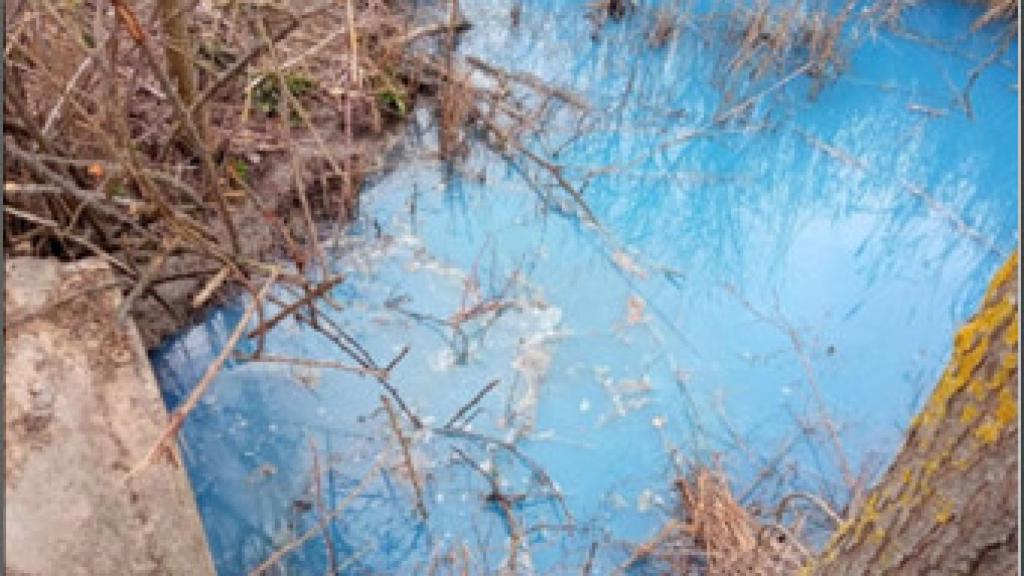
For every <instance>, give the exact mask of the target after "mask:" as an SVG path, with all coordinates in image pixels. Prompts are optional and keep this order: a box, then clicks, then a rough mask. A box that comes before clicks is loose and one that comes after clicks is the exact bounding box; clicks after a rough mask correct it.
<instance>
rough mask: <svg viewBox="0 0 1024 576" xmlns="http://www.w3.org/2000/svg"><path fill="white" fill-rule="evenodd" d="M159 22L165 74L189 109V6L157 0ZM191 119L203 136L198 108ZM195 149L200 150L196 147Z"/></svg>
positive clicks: (192, 90)
mask: <svg viewBox="0 0 1024 576" xmlns="http://www.w3.org/2000/svg"><path fill="white" fill-rule="evenodd" d="M158 8H159V10H160V22H161V26H162V28H163V34H164V58H165V60H166V61H167V74H168V76H170V77H171V79H172V80H174V83H175V84H176V88H177V89H178V96H179V97H181V101H182V102H184V104H185V108H186V109H189V108H190V107H191V106H192V105H193V104H194V103H195V101H196V78H195V71H194V70H193V67H194V59H195V55H194V54H193V52H192V47H193V41H192V35H191V34H190V33H189V30H188V10H187V9H186V7H185V6H183V5H182V2H180V0H159V2H158ZM192 121H193V122H195V123H196V128H198V129H199V137H200V138H205V137H206V122H205V121H204V115H203V112H202V111H201V110H194V111H193V115H192ZM196 153H197V154H198V153H199V150H198V148H197V149H196Z"/></svg>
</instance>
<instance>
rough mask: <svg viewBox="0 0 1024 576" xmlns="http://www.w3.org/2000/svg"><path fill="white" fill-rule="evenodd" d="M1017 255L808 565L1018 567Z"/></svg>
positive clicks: (847, 568)
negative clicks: (886, 460) (873, 481)
mask: <svg viewBox="0 0 1024 576" xmlns="http://www.w3.org/2000/svg"><path fill="white" fill-rule="evenodd" d="M1017 259H1018V254H1017V252H1014V254H1013V255H1012V256H1011V257H1010V258H1009V260H1008V261H1007V262H1006V263H1005V264H1004V265H1003V267H1002V268H1001V269H1000V270H999V272H997V273H996V275H995V277H994V278H993V279H992V282H991V284H990V285H989V288H988V292H987V293H986V294H985V299H984V302H983V304H982V307H981V310H980V311H979V312H978V313H977V314H975V316H974V317H973V318H972V319H971V320H970V321H969V322H968V323H967V324H966V325H965V326H963V328H961V329H960V331H959V333H958V334H957V336H956V339H955V341H954V348H953V353H952V357H951V359H950V361H949V365H948V366H947V367H946V371H945V373H944V374H943V376H942V379H941V380H940V381H939V383H938V385H937V386H936V387H935V390H934V391H933V392H932V395H931V398H929V400H928V403H927V404H926V405H925V407H924V409H923V410H922V411H921V413H920V414H918V416H917V417H916V418H915V419H914V421H913V423H912V424H911V426H910V429H909V431H908V433H907V437H906V439H905V442H904V445H903V448H902V450H901V451H900V453H899V455H898V456H897V457H896V461H895V462H894V463H893V464H892V466H891V467H890V468H889V470H888V471H887V472H886V474H885V476H884V477H883V479H882V481H881V482H880V483H879V484H878V485H877V486H876V487H875V488H874V489H873V490H872V491H871V493H870V494H869V495H868V497H867V499H866V500H865V502H864V504H863V505H862V506H861V507H860V509H859V510H858V511H857V512H856V514H855V515H854V516H853V517H852V519H851V520H850V521H849V522H846V523H844V524H843V525H842V526H841V527H840V528H839V529H838V530H837V532H836V534H835V535H834V536H833V538H832V540H831V542H829V544H828V546H827V547H826V548H825V550H824V552H823V553H822V555H821V556H820V557H819V559H818V561H817V562H816V563H815V564H814V565H812V566H810V567H809V568H808V570H806V572H807V573H810V574H819V575H822V576H824V575H828V576H834V575H835V576H838V575H847V574H848V575H858V576H859V575H862V574H913V575H917V574H936V575H939V574H942V575H947V574H977V575H1002V574H1016V573H1017V510H1018V500H1017V497H1018V483H1019V474H1018V469H1017V466H1018V451H1017V446H1018V444H1017V439H1018V424H1017V414H1018V398H1019V394H1018V388H1017V342H1018V335H1019V323H1018V303H1017V287H1018V283H1019V279H1018V274H1017Z"/></svg>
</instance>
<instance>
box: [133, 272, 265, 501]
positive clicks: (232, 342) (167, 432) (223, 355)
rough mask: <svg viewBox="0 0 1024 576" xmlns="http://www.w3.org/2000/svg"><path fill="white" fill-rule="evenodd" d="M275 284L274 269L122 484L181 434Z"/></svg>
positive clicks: (167, 447)
mask: <svg viewBox="0 0 1024 576" xmlns="http://www.w3.org/2000/svg"><path fill="white" fill-rule="evenodd" d="M276 280H277V270H276V269H275V270H274V272H272V273H271V274H270V278H268V279H267V281H266V282H264V284H263V287H262V288H260V291H259V292H258V293H257V294H256V297H255V298H254V299H253V301H252V302H250V303H249V305H248V306H247V307H246V309H245V313H244V314H242V318H241V319H240V320H239V321H238V324H236V325H235V330H234V332H232V333H231V336H230V337H229V338H228V341H227V342H226V343H225V344H224V347H223V349H221V352H220V354H218V355H217V358H215V359H214V360H213V362H211V363H210V365H209V366H208V367H207V368H206V372H205V373H204V374H203V377H202V378H200V379H199V383H198V384H196V387H195V388H193V389H192V393H191V394H189V396H188V399H187V400H185V403H184V404H182V405H181V406H179V407H178V409H177V410H175V411H174V415H173V416H171V421H170V423H169V424H168V425H167V427H166V428H164V431H163V433H162V434H160V437H159V438H158V439H157V441H156V442H155V443H154V444H153V447H152V448H150V449H149V452H148V453H147V454H146V456H144V457H143V458H142V459H141V460H139V462H138V463H137V464H135V466H134V467H132V469H131V470H130V471H129V472H128V474H127V476H126V477H125V480H126V481H127V480H128V479H130V478H132V477H134V476H136V475H138V474H139V473H140V472H142V471H143V470H145V469H146V468H147V467H148V466H149V465H150V464H152V463H153V461H154V460H155V459H156V456H157V454H159V453H161V452H163V451H164V450H170V441H171V439H173V438H174V437H175V436H177V434H178V431H179V430H181V427H182V425H184V424H185V419H186V418H187V417H188V415H189V413H190V412H192V410H193V409H195V407H196V406H197V405H198V404H199V400H200V399H201V398H202V397H203V394H205V393H206V389H207V388H209V387H210V384H212V383H213V380H214V378H216V377H217V374H219V373H220V369H221V368H222V367H223V366H224V362H225V361H226V360H227V359H228V357H229V356H231V353H232V352H233V351H234V349H235V346H236V345H237V344H238V341H239V340H241V339H242V335H243V334H245V327H246V326H247V325H248V324H249V321H250V320H252V317H253V315H254V314H255V313H256V308H258V307H259V304H260V301H261V300H263V298H264V297H265V296H266V294H267V291H268V290H269V289H270V287H271V286H272V285H273V284H274V282H275V281H276Z"/></svg>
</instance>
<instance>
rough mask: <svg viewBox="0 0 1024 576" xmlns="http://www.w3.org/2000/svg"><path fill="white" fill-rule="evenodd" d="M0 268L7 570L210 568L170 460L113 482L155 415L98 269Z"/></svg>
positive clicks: (134, 455) (158, 416)
mask: <svg viewBox="0 0 1024 576" xmlns="http://www.w3.org/2000/svg"><path fill="white" fill-rule="evenodd" d="M6 273H7V275H6V286H5V305H6V317H5V364H4V376H5V382H6V386H5V391H4V394H5V400H6V410H5V412H6V414H5V416H6V421H5V428H4V433H5V440H6V442H5V463H4V466H5V472H6V486H5V497H6V510H5V524H6V527H5V528H6V530H5V534H6V538H5V565H6V573H7V574H16V575H23V576H28V575H31V576H35V575H40V576H42V575H47V576H48V575H52V574H65V575H107V574H109V575H115V574H117V575H120V574H131V575H136V574H190V575H192V574H196V575H205V574H214V568H213V562H212V559H211V558H210V553H209V549H208V547H207V544H206V538H205V536H204V533H203V528H202V523H201V520H200V517H199V514H198V511H197V509H196V504H195V499H194V497H193V494H192V490H191V488H190V486H189V483H188V478H187V476H186V474H185V471H184V470H183V469H182V467H181V466H180V465H179V464H176V463H174V462H169V461H160V462H157V463H155V464H154V465H153V466H151V467H150V468H149V469H147V470H146V471H144V472H142V473H141V474H140V475H138V476H136V477H133V478H132V479H131V480H128V481H126V480H125V474H126V472H127V471H128V470H129V469H130V468H131V467H132V466H133V465H134V464H135V463H136V462H137V461H138V460H139V459H140V458H142V457H143V456H144V455H145V454H146V452H147V450H148V449H149V448H150V446H151V445H152V443H153V442H154V441H155V440H156V439H157V437H158V436H159V434H160V432H161V430H162V428H163V426H164V425H165V424H166V422H167V412H166V409H165V408H164V405H163V401H162V400H161V398H160V394H159V390H158V388H157V384H156V380H155V378H154V376H153V371H152V369H151V367H150V365H149V361H148V359H147V357H146V352H145V349H144V348H143V345H142V341H141V340H140V338H139V334H138V331H137V330H136V328H135V326H134V323H132V322H130V321H129V322H128V323H127V325H122V324H119V323H118V322H117V321H116V319H115V314H116V310H117V308H118V306H119V305H120V303H121V296H120V293H119V292H118V290H116V289H114V288H113V287H112V286H110V282H111V280H112V279H113V277H112V275H111V273H110V270H109V268H108V267H107V265H106V264H104V263H102V262H99V261H83V262H78V263H73V264H63V263H59V262H55V261H50V260H39V259H29V258H20V259H13V260H8V261H7V262H6Z"/></svg>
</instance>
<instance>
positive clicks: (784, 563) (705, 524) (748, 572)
mask: <svg viewBox="0 0 1024 576" xmlns="http://www.w3.org/2000/svg"><path fill="white" fill-rule="evenodd" d="M674 485H675V489H676V493H677V496H678V498H679V507H678V513H677V515H676V517H675V518H674V519H673V520H671V521H669V522H668V523H667V524H666V525H665V526H664V528H663V529H662V530H661V531H660V532H659V533H658V534H657V535H656V536H655V537H654V538H652V539H651V540H649V541H647V542H645V543H643V544H641V545H640V546H638V547H637V548H636V549H635V550H634V552H633V554H632V555H631V556H630V558H629V560H627V561H626V563H624V564H623V565H622V566H621V567H620V569H619V571H618V573H623V572H625V571H626V570H628V569H629V568H631V567H633V566H637V565H640V564H645V565H648V566H652V567H655V568H656V569H659V570H664V571H665V572H666V573H672V574H704V575H707V576H775V575H779V576H782V575H789V574H794V573H795V572H796V571H797V570H798V569H799V568H800V567H801V566H802V565H803V564H804V563H805V562H806V561H807V560H808V553H807V551H806V549H804V547H803V546H802V545H801V544H800V542H799V540H798V534H797V532H798V531H799V521H797V524H796V525H795V526H794V528H795V530H794V528H791V527H786V526H783V525H781V524H775V523H762V522H761V521H759V520H758V519H757V518H756V517H755V516H754V515H752V514H751V512H750V511H748V510H747V509H745V508H744V507H743V506H741V505H740V504H739V503H738V502H737V501H736V499H735V497H734V495H733V494H732V491H731V490H730V488H729V484H728V482H727V481H726V479H725V476H724V475H723V473H722V472H721V471H719V470H714V469H711V468H707V467H698V468H696V469H695V470H693V471H692V472H691V473H690V474H688V475H680V476H679V477H678V478H677V479H676V480H675V483H674Z"/></svg>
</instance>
